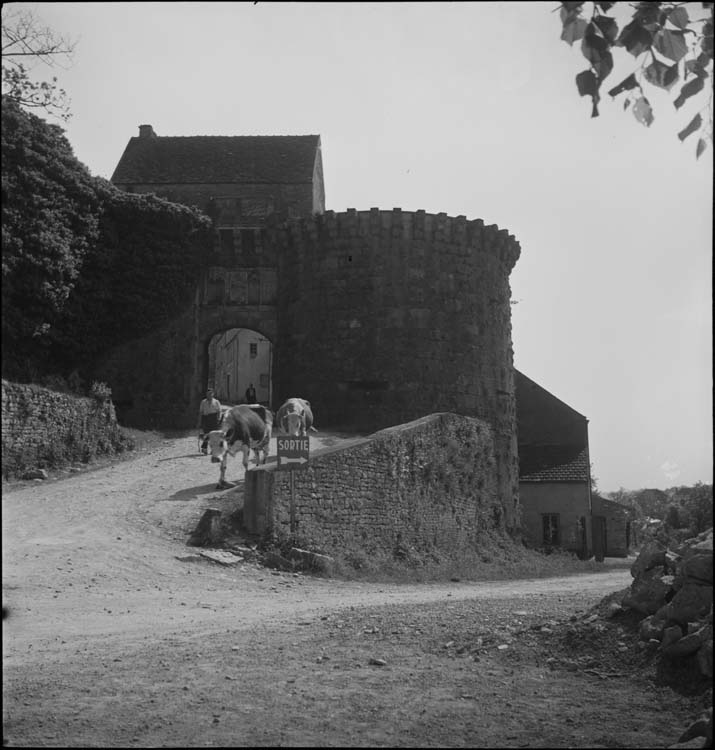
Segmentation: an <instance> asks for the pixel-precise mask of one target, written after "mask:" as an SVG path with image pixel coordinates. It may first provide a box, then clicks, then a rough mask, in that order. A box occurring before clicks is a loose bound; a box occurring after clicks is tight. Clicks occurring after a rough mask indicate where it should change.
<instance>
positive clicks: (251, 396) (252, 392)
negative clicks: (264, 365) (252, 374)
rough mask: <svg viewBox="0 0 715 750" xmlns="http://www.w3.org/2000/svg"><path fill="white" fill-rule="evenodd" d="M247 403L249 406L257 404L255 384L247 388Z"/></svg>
mask: <svg viewBox="0 0 715 750" xmlns="http://www.w3.org/2000/svg"><path fill="white" fill-rule="evenodd" d="M246 403H247V404H255V403H256V389H255V388H254V387H253V383H250V384H249V386H248V388H246Z"/></svg>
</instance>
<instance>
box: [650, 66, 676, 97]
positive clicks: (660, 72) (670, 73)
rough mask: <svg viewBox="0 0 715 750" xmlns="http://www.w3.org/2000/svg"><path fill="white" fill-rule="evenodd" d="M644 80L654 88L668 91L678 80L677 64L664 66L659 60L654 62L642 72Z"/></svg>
mask: <svg viewBox="0 0 715 750" xmlns="http://www.w3.org/2000/svg"><path fill="white" fill-rule="evenodd" d="M644 75H645V79H646V81H648V82H649V83H652V84H653V85H654V86H658V87H660V88H661V89H666V91H670V89H672V88H673V84H674V83H675V82H676V81H677V80H678V63H675V65H666V64H665V63H663V62H661V61H660V60H654V61H653V62H652V63H651V64H650V65H649V66H648V67H647V68H646V69H645V71H644Z"/></svg>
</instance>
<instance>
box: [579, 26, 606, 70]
mask: <svg viewBox="0 0 715 750" xmlns="http://www.w3.org/2000/svg"><path fill="white" fill-rule="evenodd" d="M608 46H609V45H608V42H607V41H606V40H605V39H604V38H603V37H601V36H598V34H597V33H596V26H595V25H594V24H589V25H588V28H587V29H586V33H585V34H584V37H583V41H582V42H581V52H582V53H583V56H584V57H585V58H586V59H587V60H588V61H589V62H590V63H591V65H592V66H593V68H594V71H595V73H596V75H597V76H598V79H599V81H602V80H603V79H604V78H606V76H607V75H608V74H609V73H610V72H611V71H612V70H613V55H611V53H610V51H609V49H608Z"/></svg>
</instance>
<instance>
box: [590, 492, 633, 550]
mask: <svg viewBox="0 0 715 750" xmlns="http://www.w3.org/2000/svg"><path fill="white" fill-rule="evenodd" d="M591 509H592V513H593V519H594V524H598V525H600V526H601V528H602V529H603V534H604V542H603V546H604V554H605V555H606V557H628V549H629V547H630V546H631V545H632V544H635V540H634V539H633V538H632V533H633V532H632V527H631V512H630V510H629V508H626V507H625V506H623V505H620V504H619V503H617V502H615V501H613V500H607V499H606V498H605V497H601V496H600V495H597V494H596V493H593V492H592V493H591Z"/></svg>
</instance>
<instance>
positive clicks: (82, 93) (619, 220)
mask: <svg viewBox="0 0 715 750" xmlns="http://www.w3.org/2000/svg"><path fill="white" fill-rule="evenodd" d="M12 5H13V6H15V7H18V8H29V9H32V10H34V12H35V13H36V15H37V16H38V17H39V18H40V19H41V20H42V21H43V22H44V23H45V24H46V25H48V26H50V27H51V28H52V29H53V30H54V31H55V32H57V33H58V34H63V35H67V36H69V37H71V38H72V39H74V40H76V42H77V44H76V49H75V53H74V56H73V60H72V63H71V65H69V66H65V68H64V69H62V68H58V69H56V70H55V71H54V72H53V73H52V75H57V77H58V83H59V85H61V86H62V87H63V88H64V89H65V90H66V91H67V93H68V95H69V97H70V99H71V111H72V118H71V119H70V120H69V122H68V123H60V124H62V127H63V128H64V129H65V131H66V136H67V138H68V140H69V142H70V144H71V145H72V147H73V149H74V152H75V155H76V156H77V158H78V159H79V160H80V161H82V162H83V163H84V164H85V165H87V167H88V168H89V169H90V171H91V172H92V173H93V174H95V175H99V176H102V177H105V178H107V179H108V178H110V177H111V175H112V172H113V171H114V168H115V167H116V165H117V162H118V161H119V158H120V157H121V155H122V152H123V151H124V148H125V147H126V145H127V142H128V141H129V139H130V138H131V137H133V136H136V135H138V134H139V131H138V126H139V125H140V124H151V125H152V126H153V128H154V130H155V131H156V133H157V134H158V135H160V136H161V135H166V136H169V135H171V136H189V135H306V134H319V135H320V137H321V142H322V156H323V168H324V180H325V193H326V208H327V209H328V210H333V211H338V212H339V211H345V210H346V209H348V208H356V209H358V210H367V209H369V208H372V207H378V208H380V209H383V210H390V209H392V208H396V207H399V208H402V210H403V211H416V210H420V209H423V210H425V211H426V212H428V213H435V214H436V213H440V212H445V213H446V214H448V215H449V216H459V215H464V216H466V217H467V219H469V220H472V219H483V220H484V221H485V223H487V224H497V225H498V226H499V227H500V228H502V229H507V230H509V232H510V233H511V234H513V235H514V236H515V237H516V239H517V240H518V241H519V242H520V244H521V258H520V259H519V261H518V262H517V264H516V267H515V268H514V270H513V271H512V274H511V278H510V283H511V288H512V301H513V302H514V303H515V304H513V305H512V339H513V346H514V364H515V366H516V367H517V368H518V369H519V370H520V371H521V372H523V373H524V374H525V375H527V376H528V377H529V378H531V379H532V380H534V381H536V382H537V383H538V384H539V385H541V386H542V387H544V388H546V389H547V390H548V391H550V392H551V393H552V394H554V395H555V396H557V397H558V398H559V399H561V400H562V401H564V402H565V403H566V404H568V405H569V406H571V407H572V408H573V409H575V410H576V411H578V412H580V413H581V414H583V415H584V416H586V417H587V418H588V420H589V443H590V455H591V461H592V463H593V474H594V475H595V477H596V479H597V486H598V489H599V490H600V491H601V492H609V491H614V490H617V489H619V488H620V487H623V488H626V489H639V488H644V487H649V488H661V489H665V488H667V487H672V486H676V485H682V484H685V485H689V484H693V483H695V482H697V481H702V482H706V483H711V482H712V465H713V462H712V451H713V444H712V435H713V429H712V426H713V423H712V413H713V411H712V285H711V277H712V170H713V164H712V144H711V143H710V144H709V145H708V148H707V150H706V152H705V154H703V155H702V156H701V157H700V159H698V160H696V158H695V143H696V140H695V139H696V138H697V136H691V137H690V138H689V139H687V140H686V141H685V142H683V143H681V141H680V140H679V139H678V138H677V136H676V133H677V132H678V131H679V130H682V128H684V127H685V125H687V123H688V122H689V121H690V119H691V117H692V116H693V115H694V113H695V111H697V108H698V107H702V106H703V102H702V101H701V102H700V103H699V104H698V103H697V102H693V101H692V100H691V102H689V103H688V104H687V105H686V106H684V107H683V108H682V109H681V110H680V111H677V112H676V110H675V108H674V107H673V105H672V103H671V100H670V99H669V98H668V96H667V95H666V94H664V93H662V92H658V91H656V92H652V91H651V90H650V89H649V91H648V96H649V99H650V101H651V104H652V105H653V108H654V114H655V121H654V123H653V124H652V125H651V126H650V127H649V128H646V127H644V126H643V125H641V124H640V123H638V122H637V121H636V120H635V118H634V117H633V115H632V114H631V111H630V110H628V111H624V109H623V106H622V98H621V99H617V100H611V98H610V97H608V96H607V95H606V93H605V91H607V90H608V89H609V88H611V87H612V86H615V85H616V84H617V83H618V82H620V81H621V80H622V79H623V78H625V77H626V76H627V75H628V74H629V73H630V72H632V71H633V70H634V69H635V67H636V61H635V60H634V59H633V58H632V57H631V56H630V55H628V54H627V53H625V51H623V50H619V52H620V53H622V54H621V56H620V57H619V56H618V55H616V60H615V62H616V65H615V68H614V71H613V73H612V74H611V76H610V77H609V78H608V79H607V80H606V82H605V83H604V89H605V91H604V94H603V101H602V102H601V105H600V110H601V116H600V117H598V118H591V117H590V114H591V102H590V99H589V98H588V97H586V98H581V97H579V95H578V92H577V89H576V85H575V82H574V79H575V76H576V74H577V73H579V72H581V71H582V70H585V69H586V68H587V67H588V64H587V62H586V60H585V58H584V57H583V56H582V54H581V51H580V49H579V44H578V43H576V44H575V45H574V46H573V47H570V46H569V45H568V44H567V43H565V42H563V41H561V39H560V35H561V23H560V19H559V14H558V11H557V10H555V9H557V8H558V3H557V2H531V1H530V2H459V3H451V2H439V3H429V2H415V3H412V2H405V3H383V2H380V3H349V2H346V3H322V2H321V3H263V2H258V3H250V2H248V3H238V2H225V3H212V2H172V3H150V2H141V3H132V2H122V3H104V2H102V3H94V2H87V3H85V2H83V3H61V2H59V3H13V4H12ZM618 5H619V6H621V5H623V3H619V4H618ZM693 6H700V3H693ZM6 7H7V4H6ZM626 10H627V8H626ZM33 75H36V76H37V77H38V78H40V79H44V78H46V77H47V71H46V70H43V69H42V67H39V68H36V69H35V70H34V71H33ZM47 119H49V120H50V121H51V122H57V121H56V120H52V119H50V118H47Z"/></svg>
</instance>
